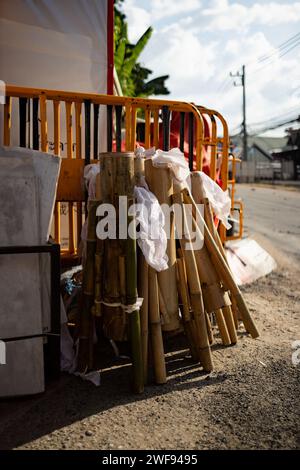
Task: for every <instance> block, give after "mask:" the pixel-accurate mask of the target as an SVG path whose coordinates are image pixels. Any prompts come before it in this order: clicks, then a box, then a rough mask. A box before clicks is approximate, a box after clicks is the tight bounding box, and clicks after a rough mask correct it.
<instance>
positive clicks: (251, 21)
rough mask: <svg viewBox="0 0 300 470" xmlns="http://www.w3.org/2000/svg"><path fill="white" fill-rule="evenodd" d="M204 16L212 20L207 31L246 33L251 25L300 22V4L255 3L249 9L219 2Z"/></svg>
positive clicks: (240, 5)
mask: <svg viewBox="0 0 300 470" xmlns="http://www.w3.org/2000/svg"><path fill="white" fill-rule="evenodd" d="M202 14H203V16H205V17H206V18H211V20H210V21H209V22H208V24H207V26H206V28H205V29H206V30H207V31H230V30H231V31H245V29H248V28H249V26H250V25H255V26H259V25H268V26H277V25H280V24H284V23H296V22H299V21H300V2H294V3H289V4H287V3H286V2H284V3H275V2H269V3H263V4H261V3H254V4H253V5H251V6H250V7H247V6H245V5H243V4H241V3H228V1H227V0H218V1H217V2H214V4H213V5H212V6H210V7H209V8H207V9H205V10H203V12H202Z"/></svg>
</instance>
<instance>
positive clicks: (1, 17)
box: [0, 0, 109, 156]
mask: <svg viewBox="0 0 300 470" xmlns="http://www.w3.org/2000/svg"><path fill="white" fill-rule="evenodd" d="M108 2H109V0H101V1H99V0H88V1H87V0H38V1H37V0H36V1H34V0H1V2H0V79H1V80H2V81H4V82H5V83H6V84H9V85H17V86H22V87H33V88H44V89H51V90H62V91H74V92H75V91H76V92H85V93H104V94H106V93H107V73H108V70H107V69H108V66H107V64H108V52H107V46H108V42H107V33H108V31H107V29H108V8H109V6H108ZM63 111H64V109H63V108H62V115H61V144H62V148H64V151H63V152H62V153H61V155H62V156H65V152H66V147H67V146H66V145H64V144H65V143H66V135H65V127H66V126H65V115H64V112H63ZM2 112H3V107H2V106H1V107H0V125H1V128H2V120H3V116H2ZM47 114H48V141H49V144H50V148H51V146H52V145H51V144H52V143H53V141H54V136H53V124H52V122H53V117H52V105H50V104H49V105H48V110H47ZM12 122H13V123H16V122H18V103H17V100H13V106H12ZM83 127H84V126H83ZM17 128H18V126H17V125H13V126H12V136H11V144H12V145H19V134H18V129H17ZM1 139H2V135H1V137H0V143H1V142H2V140H1ZM99 142H100V148H99V150H100V151H106V110H105V107H104V106H101V107H100V114H99Z"/></svg>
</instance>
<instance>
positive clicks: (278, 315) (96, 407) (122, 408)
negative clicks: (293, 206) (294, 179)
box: [0, 190, 300, 449]
mask: <svg viewBox="0 0 300 470" xmlns="http://www.w3.org/2000/svg"><path fill="white" fill-rule="evenodd" d="M280 191H282V190H280ZM299 202H300V193H299ZM299 207H300V205H299ZM298 220H299V219H298ZM246 222H247V219H246ZM254 235H255V234H254ZM255 238H256V239H257V240H258V241H260V242H261V243H262V244H263V246H265V247H266V248H267V249H269V251H270V252H271V253H272V254H273V255H274V256H275V258H276V260H277V262H278V269H277V270H276V271H274V272H273V273H271V274H270V275H268V276H267V277H265V278H263V279H260V280H258V281H256V282H255V283H253V284H251V285H249V286H245V287H243V292H244V293H245V297H246V301H247V302H248V305H249V307H250V311H251V313H252V315H253V317H254V319H255V321H256V323H257V326H258V328H259V331H260V334H261V336H260V337H259V338H258V339H256V340H252V339H251V338H249V337H248V336H247V335H246V334H244V333H243V331H242V330H241V332H240V334H239V341H238V344H237V345H236V346H234V347H227V348H224V347H223V346H222V345H221V343H220V339H219V338H217V339H216V344H215V345H214V347H213V357H214V363H215V371H214V372H213V373H212V374H210V375H207V374H204V373H203V372H202V371H201V368H199V367H198V366H196V365H195V364H193V363H192V362H191V360H190V358H189V357H188V354H187V350H186V349H185V343H184V338H178V339H177V340H176V341H175V339H174V338H173V339H170V340H169V341H168V351H169V352H168V354H167V364H168V375H169V379H168V383H167V384H166V385H164V386H151V385H150V386H147V387H146V389H145V393H144V394H143V395H142V396H134V395H132V394H130V392H129V387H128V376H129V366H128V365H126V364H124V363H123V364H122V363H121V362H119V363H118V362H116V360H115V362H114V366H113V367H110V368H103V370H102V373H101V380H102V383H101V386H100V387H99V388H96V387H94V386H93V385H91V384H90V383H88V382H83V381H81V380H80V379H77V378H75V377H72V376H68V375H64V376H63V377H62V379H61V380H60V381H59V382H57V383H55V384H51V385H50V386H49V388H48V390H47V392H46V393H45V394H43V395H40V396H38V397H31V398H26V399H24V398H23V399H18V400H6V401H2V402H0V449H11V448H18V449H295V448H297V447H299V434H297V433H298V432H299V371H300V368H299V366H298V367H296V366H293V364H292V348H291V344H292V342H293V341H295V340H297V339H298V340H299V339H300V332H299V313H300V292H299V281H298V279H299V275H300V265H299V261H298V260H299V258H298V259H297V258H288V257H287V256H286V253H285V252H280V250H279V249H278V247H277V246H274V245H273V244H272V243H270V242H269V241H268V237H267V236H266V237H265V236H264V235H263V236H261V234H259V233H257V236H256V237H255ZM175 343H176V348H175ZM297 438H298V440H297Z"/></svg>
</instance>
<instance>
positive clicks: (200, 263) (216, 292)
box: [193, 220, 231, 346]
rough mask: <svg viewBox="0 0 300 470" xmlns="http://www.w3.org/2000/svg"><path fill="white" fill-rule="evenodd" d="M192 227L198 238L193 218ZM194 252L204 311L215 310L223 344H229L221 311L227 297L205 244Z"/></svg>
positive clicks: (226, 303) (197, 229)
mask: <svg viewBox="0 0 300 470" xmlns="http://www.w3.org/2000/svg"><path fill="white" fill-rule="evenodd" d="M193 229H194V230H195V233H196V236H197V237H198V238H199V239H200V237H202V234H201V233H200V229H199V227H198V225H197V223H196V222H195V220H194V221H193ZM194 254H195V260H196V265H197V269H198V274H199V278H200V282H201V286H202V293H203V299H204V305H205V309H206V312H207V313H212V312H215V317H216V321H217V324H218V328H219V331H220V335H221V338H222V342H223V344H224V345H225V346H229V345H230V344H231V340H230V335H229V332H228V330H227V323H226V321H225V320H224V317H223V312H222V307H225V306H227V305H230V300H229V297H228V295H227V293H226V292H224V291H223V290H222V288H221V286H220V283H219V279H218V275H217V273H216V271H215V268H214V265H213V264H212V261H211V258H210V256H209V254H208V252H207V249H206V247H205V245H204V246H203V247H202V248H201V249H197V250H194Z"/></svg>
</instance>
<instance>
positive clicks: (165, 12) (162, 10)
mask: <svg viewBox="0 0 300 470" xmlns="http://www.w3.org/2000/svg"><path fill="white" fill-rule="evenodd" d="M150 5H151V16H152V18H153V19H154V20H158V19H161V18H166V17H170V16H175V15H179V14H182V13H188V12H190V11H193V10H197V9H199V8H200V7H201V1H200V0H184V1H183V0H151V2H150Z"/></svg>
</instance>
